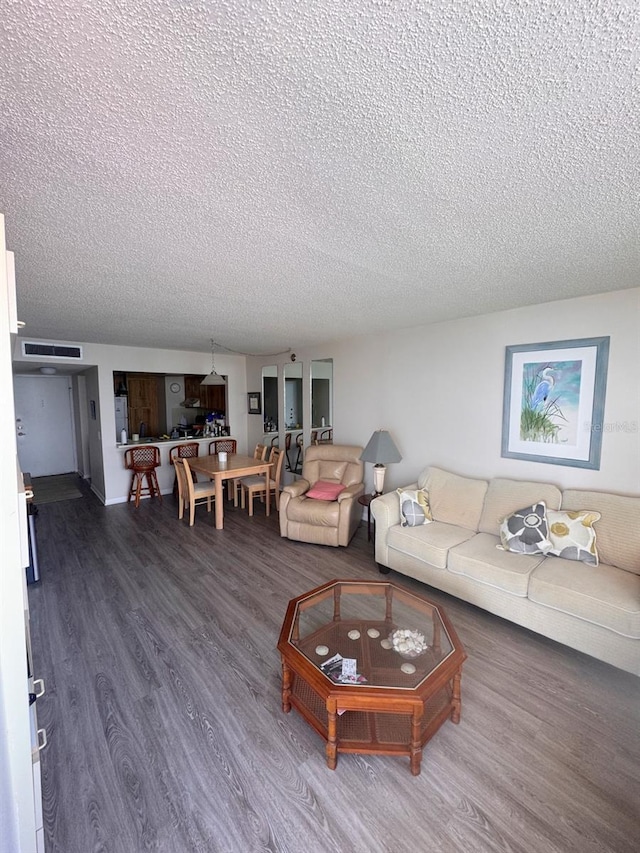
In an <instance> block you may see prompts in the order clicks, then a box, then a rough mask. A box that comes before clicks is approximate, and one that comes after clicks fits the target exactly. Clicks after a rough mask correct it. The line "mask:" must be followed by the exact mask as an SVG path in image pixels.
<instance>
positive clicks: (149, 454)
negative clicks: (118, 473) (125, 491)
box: [124, 444, 162, 507]
mask: <svg viewBox="0 0 640 853" xmlns="http://www.w3.org/2000/svg"><path fill="white" fill-rule="evenodd" d="M160 464H161V463H160V451H159V450H158V448H157V447H156V446H155V445H150V444H143V445H140V446H138V447H130V448H129V449H128V450H125V453H124V466H125V468H128V469H129V470H130V471H132V472H133V473H132V475H131V485H130V487H129V495H128V496H127V503H128V502H129V501H130V500H131V498H132V497H134V498H135V504H136V507H138V506H140V498H141V497H142V496H143V495H149V497H151V498H153V497H158V498H159V500H160V503H162V493H161V492H160V486H159V485H158V477H157V476H156V468H159V467H160ZM145 478H146V481H147V485H146V486H145V485H144V480H145Z"/></svg>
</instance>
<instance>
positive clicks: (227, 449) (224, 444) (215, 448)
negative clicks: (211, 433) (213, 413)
mask: <svg viewBox="0 0 640 853" xmlns="http://www.w3.org/2000/svg"><path fill="white" fill-rule="evenodd" d="M237 447H238V442H237V441H236V440H235V438H214V440H213V441H210V442H209V456H217V455H218V453H220V451H221V450H222V452H223V453H237V452H238V451H237Z"/></svg>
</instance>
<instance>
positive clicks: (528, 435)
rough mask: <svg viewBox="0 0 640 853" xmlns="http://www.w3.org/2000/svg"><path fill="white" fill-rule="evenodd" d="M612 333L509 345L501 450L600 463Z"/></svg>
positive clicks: (531, 457) (579, 464) (578, 464)
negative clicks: (600, 335)
mask: <svg viewBox="0 0 640 853" xmlns="http://www.w3.org/2000/svg"><path fill="white" fill-rule="evenodd" d="M609 342H610V338H609V337H599V338H578V339H575V340H566V341H548V342H544V343H537V344H518V345H515V346H508V347H507V348H506V357H505V370H504V399H503V412H502V456H503V457H507V458H509V459H522V460H526V461H528V462H545V463H548V464H551V465H567V466H570V467H573V468H592V469H596V470H597V469H599V468H600V455H601V450H602V433H603V432H604V428H605V425H604V422H603V419H604V404H605V395H606V386H607V367H608V363H609Z"/></svg>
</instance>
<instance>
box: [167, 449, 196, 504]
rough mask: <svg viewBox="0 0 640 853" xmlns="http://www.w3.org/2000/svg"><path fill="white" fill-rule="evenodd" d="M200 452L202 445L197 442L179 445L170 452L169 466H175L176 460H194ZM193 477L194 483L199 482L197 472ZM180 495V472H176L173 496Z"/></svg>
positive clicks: (193, 472)
mask: <svg viewBox="0 0 640 853" xmlns="http://www.w3.org/2000/svg"><path fill="white" fill-rule="evenodd" d="M199 451H200V445H199V444H198V442H197V441H190V442H189V444H179V445H178V446H177V447H172V448H171V450H170V451H169V465H173V464H174V459H193V457H194V456H198V453H199ZM191 476H192V477H193V482H194V483H197V482H198V475H197V474H196V472H195V471H192V472H191ZM177 493H178V472H177V471H176V478H175V480H174V481H173V494H174V495H176V494H177Z"/></svg>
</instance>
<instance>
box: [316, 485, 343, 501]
mask: <svg viewBox="0 0 640 853" xmlns="http://www.w3.org/2000/svg"><path fill="white" fill-rule="evenodd" d="M345 488H346V486H343V485H342V483H325V481H324V480H318V482H317V483H315V484H314V485H313V486H311V488H310V489H309V491H308V492H307V493H306V494H307V497H308V498H313V499H315V500H317V501H335V499H336V498H337V497H338V495H339V494H340V492H344V490H345Z"/></svg>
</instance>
